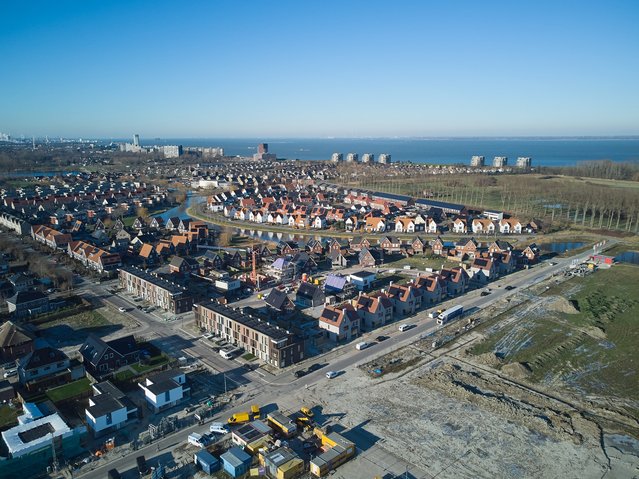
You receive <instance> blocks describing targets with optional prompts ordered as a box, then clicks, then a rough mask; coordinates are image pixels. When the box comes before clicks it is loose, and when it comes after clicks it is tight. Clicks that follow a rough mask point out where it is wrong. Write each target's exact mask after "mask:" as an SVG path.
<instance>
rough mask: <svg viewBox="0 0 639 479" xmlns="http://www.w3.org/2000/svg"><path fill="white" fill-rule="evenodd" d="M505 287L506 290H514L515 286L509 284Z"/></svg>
mask: <svg viewBox="0 0 639 479" xmlns="http://www.w3.org/2000/svg"><path fill="white" fill-rule="evenodd" d="M504 289H505V290H506V291H510V290H512V289H515V286H512V285H508V286H506V287H505V288H504Z"/></svg>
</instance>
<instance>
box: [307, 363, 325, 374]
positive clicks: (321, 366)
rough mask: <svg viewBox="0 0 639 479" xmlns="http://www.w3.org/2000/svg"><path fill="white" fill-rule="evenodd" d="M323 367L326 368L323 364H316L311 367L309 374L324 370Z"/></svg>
mask: <svg viewBox="0 0 639 479" xmlns="http://www.w3.org/2000/svg"><path fill="white" fill-rule="evenodd" d="M323 367H324V365H323V364H320V363H315V364H312V365H311V366H309V368H308V372H309V373H312V372H313V371H317V370H318V369H322V368H323Z"/></svg>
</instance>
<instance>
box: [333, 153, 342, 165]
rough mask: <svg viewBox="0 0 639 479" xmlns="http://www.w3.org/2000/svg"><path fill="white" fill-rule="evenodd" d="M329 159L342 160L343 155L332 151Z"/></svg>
mask: <svg viewBox="0 0 639 479" xmlns="http://www.w3.org/2000/svg"><path fill="white" fill-rule="evenodd" d="M331 161H334V162H335V163H337V162H340V161H344V155H342V154H341V153H333V154H332V155H331Z"/></svg>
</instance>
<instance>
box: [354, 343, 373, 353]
mask: <svg viewBox="0 0 639 479" xmlns="http://www.w3.org/2000/svg"><path fill="white" fill-rule="evenodd" d="M369 346H370V344H368V343H367V342H366V341H362V342H361V343H357V344H356V345H355V349H359V350H360V351H361V350H362V349H366V348H367V347H369Z"/></svg>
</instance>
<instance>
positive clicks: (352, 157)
mask: <svg viewBox="0 0 639 479" xmlns="http://www.w3.org/2000/svg"><path fill="white" fill-rule="evenodd" d="M358 161H359V155H358V154H357V153H349V154H348V155H346V162H347V163H357V162H358Z"/></svg>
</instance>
